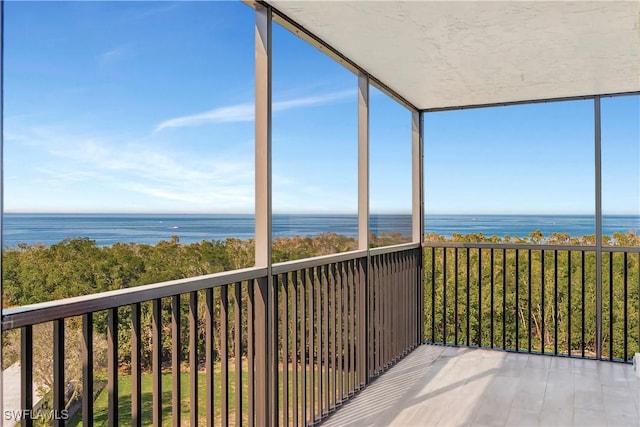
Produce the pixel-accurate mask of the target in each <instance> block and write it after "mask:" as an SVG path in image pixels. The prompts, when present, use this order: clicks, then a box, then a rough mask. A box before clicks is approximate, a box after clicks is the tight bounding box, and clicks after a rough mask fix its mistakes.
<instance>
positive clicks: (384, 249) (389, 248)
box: [369, 242, 420, 256]
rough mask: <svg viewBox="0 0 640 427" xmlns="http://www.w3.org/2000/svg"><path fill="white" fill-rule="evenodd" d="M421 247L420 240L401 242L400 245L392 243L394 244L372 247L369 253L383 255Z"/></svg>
mask: <svg viewBox="0 0 640 427" xmlns="http://www.w3.org/2000/svg"><path fill="white" fill-rule="evenodd" d="M419 247H420V243H418V242H413V243H401V244H399V245H392V246H381V247H378V248H371V249H370V250H369V253H370V254H371V256H376V255H382V254H389V253H392V252H402V251H408V250H411V249H416V248H419Z"/></svg>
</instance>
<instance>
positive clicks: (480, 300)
mask: <svg viewBox="0 0 640 427" xmlns="http://www.w3.org/2000/svg"><path fill="white" fill-rule="evenodd" d="M478 347H482V248H478Z"/></svg>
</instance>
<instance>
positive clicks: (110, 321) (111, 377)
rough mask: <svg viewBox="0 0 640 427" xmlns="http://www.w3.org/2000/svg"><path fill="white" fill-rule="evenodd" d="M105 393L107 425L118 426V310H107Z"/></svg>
mask: <svg viewBox="0 0 640 427" xmlns="http://www.w3.org/2000/svg"><path fill="white" fill-rule="evenodd" d="M107 391H108V400H109V406H108V415H107V417H108V421H109V425H111V426H114V425H117V424H118V309H117V308H111V309H109V310H107Z"/></svg>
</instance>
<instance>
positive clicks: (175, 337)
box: [171, 295, 182, 427]
mask: <svg viewBox="0 0 640 427" xmlns="http://www.w3.org/2000/svg"><path fill="white" fill-rule="evenodd" d="M180 314H181V313H180V295H174V296H172V297H171V371H172V375H171V381H172V387H171V419H172V420H173V426H174V427H180V425H181V424H182V422H181V418H182V410H181V401H182V388H181V385H182V381H181V380H182V378H181V376H182V375H181V372H180V369H181V362H182V360H181V356H182V345H181V343H180V333H181V331H180Z"/></svg>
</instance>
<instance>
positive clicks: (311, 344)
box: [305, 268, 316, 424]
mask: <svg viewBox="0 0 640 427" xmlns="http://www.w3.org/2000/svg"><path fill="white" fill-rule="evenodd" d="M307 276H308V277H309V282H308V287H309V359H311V360H310V363H309V383H310V384H309V397H310V402H309V408H310V411H309V421H310V424H313V422H314V421H315V417H316V382H315V370H316V367H315V365H316V352H315V348H316V347H315V335H314V330H315V310H314V307H315V301H314V296H315V293H314V288H315V281H314V279H313V269H312V268H310V269H307V270H305V278H306V277H307Z"/></svg>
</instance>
